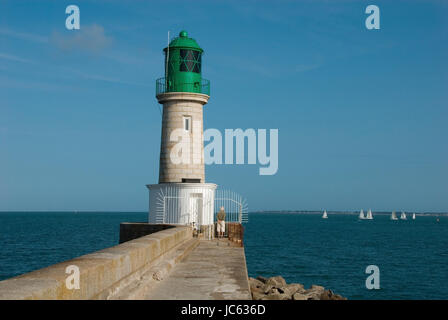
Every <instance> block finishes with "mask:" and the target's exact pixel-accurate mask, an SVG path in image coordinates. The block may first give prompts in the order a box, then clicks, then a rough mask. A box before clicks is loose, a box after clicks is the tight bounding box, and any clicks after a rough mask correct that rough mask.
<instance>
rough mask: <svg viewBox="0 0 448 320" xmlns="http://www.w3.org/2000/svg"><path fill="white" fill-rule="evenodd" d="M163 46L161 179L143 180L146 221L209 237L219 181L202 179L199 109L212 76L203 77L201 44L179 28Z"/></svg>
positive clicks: (158, 92)
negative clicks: (146, 194) (187, 227)
mask: <svg viewBox="0 0 448 320" xmlns="http://www.w3.org/2000/svg"><path fill="white" fill-rule="evenodd" d="M163 51H164V54H165V77H163V78H160V79H157V80H156V98H157V100H158V102H159V103H160V104H161V105H163V114H162V134H161V144H160V165H159V183H158V184H150V185H147V187H148V189H149V215H148V222H149V223H164V224H174V225H191V226H192V227H193V228H194V229H196V230H197V232H198V234H200V235H202V236H204V237H205V238H212V237H213V235H214V221H213V216H214V196H215V189H216V187H217V185H216V184H213V183H206V181H205V166H204V143H203V141H204V139H203V130H204V129H203V117H204V116H203V109H204V106H205V105H206V104H207V102H208V100H209V98H210V82H209V81H208V80H206V79H204V78H202V55H203V53H204V50H203V49H202V48H201V47H200V46H199V45H198V43H197V42H196V41H195V40H194V39H193V38H190V37H189V36H188V34H187V32H186V31H181V32H180V33H179V36H178V37H176V38H174V39H173V40H172V41H171V42H170V43H169V44H168V46H167V47H166V48H165V49H163Z"/></svg>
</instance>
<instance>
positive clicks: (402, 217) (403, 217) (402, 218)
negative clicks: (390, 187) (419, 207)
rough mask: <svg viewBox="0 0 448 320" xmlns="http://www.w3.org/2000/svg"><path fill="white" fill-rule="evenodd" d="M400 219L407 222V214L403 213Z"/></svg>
mask: <svg viewBox="0 0 448 320" xmlns="http://www.w3.org/2000/svg"><path fill="white" fill-rule="evenodd" d="M400 219H401V220H406V213H404V211H403V212H402V213H401V216H400Z"/></svg>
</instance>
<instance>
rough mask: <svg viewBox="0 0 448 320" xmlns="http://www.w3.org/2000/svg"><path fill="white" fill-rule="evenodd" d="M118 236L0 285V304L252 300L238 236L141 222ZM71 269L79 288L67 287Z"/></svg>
mask: <svg viewBox="0 0 448 320" xmlns="http://www.w3.org/2000/svg"><path fill="white" fill-rule="evenodd" d="M158 230H160V231H158ZM122 231H123V233H122V234H120V239H121V241H125V242H123V243H121V244H119V245H117V246H114V247H110V248H106V249H103V250H101V251H97V252H93V253H90V254H87V255H84V256H81V257H78V258H75V259H72V260H69V261H65V262H61V263H58V264H55V265H52V266H49V267H46V268H43V269H40V270H36V271H33V272H29V273H26V274H23V275H20V276H18V277H14V278H11V279H7V280H4V281H0V299H1V300H22V299H27V300H28V299H31V300H56V299H58V300H59V299H60V300H76V299H81V300H89V299H99V300H109V299H123V300H126V299H251V293H250V287H249V281H248V276H247V269H246V260H245V255H244V247H243V246H242V245H241V241H240V240H241V239H237V235H238V234H240V233H238V232H235V234H233V235H232V234H231V238H230V240H229V239H220V240H217V239H215V240H201V239H200V238H198V237H195V236H194V234H195V233H194V232H193V230H192V228H190V227H186V226H166V225H157V226H155V225H149V224H141V223H140V224H123V227H122ZM148 232H152V233H150V234H147V233H148ZM144 233H146V235H144ZM126 240H128V241H126ZM73 266H74V267H76V268H77V269H78V270H79V274H78V279H77V280H78V282H79V288H73V286H70V285H68V283H69V282H71V281H72V280H73V277H74V275H73V274H72V273H71V272H70V270H73Z"/></svg>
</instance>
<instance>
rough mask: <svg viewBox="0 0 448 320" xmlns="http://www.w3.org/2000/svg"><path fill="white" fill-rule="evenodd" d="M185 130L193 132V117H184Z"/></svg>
mask: <svg viewBox="0 0 448 320" xmlns="http://www.w3.org/2000/svg"><path fill="white" fill-rule="evenodd" d="M184 130H185V131H188V132H191V117H184Z"/></svg>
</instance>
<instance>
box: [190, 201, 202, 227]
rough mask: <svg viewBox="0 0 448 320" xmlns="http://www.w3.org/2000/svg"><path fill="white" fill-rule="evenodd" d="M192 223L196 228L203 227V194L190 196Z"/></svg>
mask: <svg viewBox="0 0 448 320" xmlns="http://www.w3.org/2000/svg"><path fill="white" fill-rule="evenodd" d="M190 221H191V222H192V223H193V225H194V227H195V228H197V227H198V226H201V225H202V194H201V193H192V194H190Z"/></svg>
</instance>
